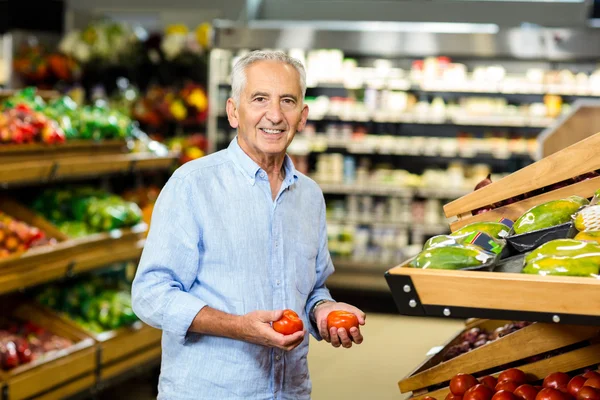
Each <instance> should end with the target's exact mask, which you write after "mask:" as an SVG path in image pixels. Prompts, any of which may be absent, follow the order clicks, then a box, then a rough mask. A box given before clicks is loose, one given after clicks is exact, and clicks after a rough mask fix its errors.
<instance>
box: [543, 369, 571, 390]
mask: <svg viewBox="0 0 600 400" xmlns="http://www.w3.org/2000/svg"><path fill="white" fill-rule="evenodd" d="M570 380H571V377H570V376H569V375H567V374H565V373H564V372H554V373H552V374H550V375H548V376H547V377H546V379H544V383H542V386H543V387H545V388H552V389H558V390H560V391H561V392H563V393H567V390H568V389H567V387H568V385H569V381H570Z"/></svg>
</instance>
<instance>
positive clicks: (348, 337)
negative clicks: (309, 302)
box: [314, 301, 367, 348]
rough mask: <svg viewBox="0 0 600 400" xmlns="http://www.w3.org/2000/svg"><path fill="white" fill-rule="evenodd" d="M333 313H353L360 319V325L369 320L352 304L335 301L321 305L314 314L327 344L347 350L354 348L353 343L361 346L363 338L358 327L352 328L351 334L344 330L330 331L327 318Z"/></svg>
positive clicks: (333, 329)
mask: <svg viewBox="0 0 600 400" xmlns="http://www.w3.org/2000/svg"><path fill="white" fill-rule="evenodd" d="M332 311H348V312H351V313H352V314H354V315H356V317H357V318H358V324H359V325H364V324H365V319H366V318H367V317H366V315H365V313H364V312H362V311H361V310H359V309H358V308H356V307H354V306H352V305H350V304H346V303H337V302H334V301H331V302H325V303H322V304H319V305H318V306H317V308H316V309H315V311H314V312H315V321H316V323H317V326H318V327H319V333H320V334H321V337H322V338H323V339H324V340H325V341H326V342H327V343H331V345H332V346H333V347H340V346H343V347H345V348H350V347H352V342H354V343H356V344H361V343H362V341H363V337H362V335H361V333H360V329H359V328H358V327H353V328H351V329H350V332H346V329H344V328H340V329H337V328H334V327H332V328H331V329H330V330H328V329H327V316H328V315H329V313H330V312H332Z"/></svg>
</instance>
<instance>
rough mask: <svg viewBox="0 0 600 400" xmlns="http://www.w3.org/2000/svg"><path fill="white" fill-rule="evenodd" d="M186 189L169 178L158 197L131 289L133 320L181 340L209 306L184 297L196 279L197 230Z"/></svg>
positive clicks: (180, 180)
mask: <svg viewBox="0 0 600 400" xmlns="http://www.w3.org/2000/svg"><path fill="white" fill-rule="evenodd" d="M193 204H194V199H193V197H192V194H191V190H190V187H189V184H188V183H187V182H186V181H185V180H183V179H182V178H179V177H171V179H169V182H167V184H166V185H165V187H164V188H163V190H162V191H161V193H160V196H159V197H158V199H157V201H156V204H155V206H154V211H153V213H152V221H151V224H150V232H149V234H148V238H147V239H146V244H145V246H144V251H143V253H142V257H141V260H140V264H139V266H138V269H137V272H136V276H135V279H134V281H133V286H132V304H133V310H134V312H135V313H136V315H137V316H138V317H139V318H140V319H141V320H142V321H144V322H146V323H147V324H148V325H151V326H153V327H155V328H158V329H162V330H163V331H166V332H169V333H173V334H175V335H177V336H179V337H180V338H181V341H184V340H185V337H186V334H187V332H188V329H189V327H190V325H191V324H192V321H193V320H194V318H195V316H196V315H197V314H198V312H199V311H200V310H201V309H202V308H203V307H204V306H206V305H207V304H206V303H205V302H204V301H202V300H201V299H199V298H197V297H196V296H194V295H192V294H190V293H188V292H189V290H190V287H191V286H192V284H193V283H194V281H195V280H196V277H197V276H198V271H199V268H200V265H199V260H200V251H201V235H202V232H201V225H200V224H199V221H198V220H197V219H198V218H197V216H196V215H195V213H194V207H193Z"/></svg>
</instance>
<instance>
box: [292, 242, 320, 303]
mask: <svg viewBox="0 0 600 400" xmlns="http://www.w3.org/2000/svg"><path fill="white" fill-rule="evenodd" d="M294 248H295V251H294V268H295V276H294V278H295V280H296V289H298V291H299V292H300V293H302V294H304V295H308V294H310V292H312V290H313V288H314V286H315V281H316V279H317V278H316V275H317V247H316V246H314V245H310V244H307V243H302V242H296V244H295V246H294Z"/></svg>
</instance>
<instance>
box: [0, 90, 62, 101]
mask: <svg viewBox="0 0 600 400" xmlns="http://www.w3.org/2000/svg"><path fill="white" fill-rule="evenodd" d="M18 91H19V89H16V90H15V89H0V99H3V98H7V97H11V96H14V95H15V94H16V93H17V92H18ZM35 93H36V94H37V95H38V96H40V97H41V98H42V99H44V100H50V99H55V98H57V97H60V93H59V92H57V91H56V90H40V89H37V90H36V91H35Z"/></svg>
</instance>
